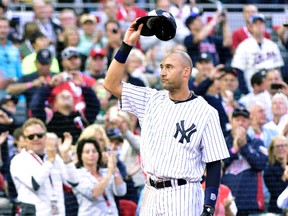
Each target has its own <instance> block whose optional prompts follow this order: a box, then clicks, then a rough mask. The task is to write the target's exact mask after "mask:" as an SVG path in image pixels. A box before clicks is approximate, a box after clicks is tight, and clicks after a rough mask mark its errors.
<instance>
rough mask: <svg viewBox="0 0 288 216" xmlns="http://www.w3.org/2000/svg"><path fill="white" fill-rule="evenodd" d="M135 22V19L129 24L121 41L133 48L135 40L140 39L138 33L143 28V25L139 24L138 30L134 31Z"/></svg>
mask: <svg viewBox="0 0 288 216" xmlns="http://www.w3.org/2000/svg"><path fill="white" fill-rule="evenodd" d="M136 21H137V19H136V20H134V21H133V22H132V23H131V25H130V26H129V28H128V29H127V31H126V33H125V36H124V39H123V41H124V42H125V43H126V44H128V45H130V46H134V44H135V43H136V42H137V40H138V39H139V37H140V33H141V30H142V27H143V24H141V25H139V27H138V29H137V30H135V25H136Z"/></svg>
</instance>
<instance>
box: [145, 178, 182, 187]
mask: <svg viewBox="0 0 288 216" xmlns="http://www.w3.org/2000/svg"><path fill="white" fill-rule="evenodd" d="M171 181H173V180H166V181H159V180H158V181H157V180H153V179H151V178H149V183H150V185H151V186H152V187H154V188H156V189H161V188H165V187H172V182H171ZM176 181H177V184H178V186H181V185H185V184H187V181H186V180H185V179H176Z"/></svg>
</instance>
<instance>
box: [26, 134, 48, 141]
mask: <svg viewBox="0 0 288 216" xmlns="http://www.w3.org/2000/svg"><path fill="white" fill-rule="evenodd" d="M35 136H37V138H39V139H41V138H43V137H44V136H45V133H36V134H30V135H28V136H25V137H26V138H28V139H29V140H33V139H34V138H35Z"/></svg>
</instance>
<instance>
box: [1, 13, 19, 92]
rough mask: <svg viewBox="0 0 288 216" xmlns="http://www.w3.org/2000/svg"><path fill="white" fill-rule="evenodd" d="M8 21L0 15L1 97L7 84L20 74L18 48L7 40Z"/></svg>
mask: <svg viewBox="0 0 288 216" xmlns="http://www.w3.org/2000/svg"><path fill="white" fill-rule="evenodd" d="M8 33H9V21H8V19H7V18H5V17H0V97H3V96H4V95H5V94H6V93H5V89H6V87H7V85H8V84H10V83H12V82H14V81H15V80H17V79H18V78H19V77H21V76H22V71H21V58H20V53H19V50H18V48H17V47H16V46H14V45H13V44H12V42H11V41H9V40H7V37H8Z"/></svg>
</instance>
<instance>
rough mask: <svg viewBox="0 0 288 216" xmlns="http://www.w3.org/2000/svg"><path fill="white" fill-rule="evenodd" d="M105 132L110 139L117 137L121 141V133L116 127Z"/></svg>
mask: <svg viewBox="0 0 288 216" xmlns="http://www.w3.org/2000/svg"><path fill="white" fill-rule="evenodd" d="M106 134H107V136H108V138H109V139H110V140H114V139H117V140H120V141H121V142H123V136H122V133H121V131H120V130H119V129H118V128H110V129H108V130H107V131H106Z"/></svg>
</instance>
